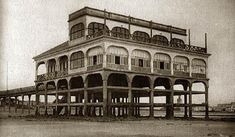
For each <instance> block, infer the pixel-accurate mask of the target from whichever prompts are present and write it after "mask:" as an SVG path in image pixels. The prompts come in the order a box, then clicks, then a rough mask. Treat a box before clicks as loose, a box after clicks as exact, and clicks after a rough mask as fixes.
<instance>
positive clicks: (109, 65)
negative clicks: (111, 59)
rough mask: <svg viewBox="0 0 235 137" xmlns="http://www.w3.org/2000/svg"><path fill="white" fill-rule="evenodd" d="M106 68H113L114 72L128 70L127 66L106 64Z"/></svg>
mask: <svg viewBox="0 0 235 137" xmlns="http://www.w3.org/2000/svg"><path fill="white" fill-rule="evenodd" d="M107 68H113V69H116V70H128V65H119V64H107Z"/></svg>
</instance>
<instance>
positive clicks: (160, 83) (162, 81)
mask: <svg viewBox="0 0 235 137" xmlns="http://www.w3.org/2000/svg"><path fill="white" fill-rule="evenodd" d="M170 88H171V80H170V79H168V78H157V79H156V80H155V81H154V89H170Z"/></svg>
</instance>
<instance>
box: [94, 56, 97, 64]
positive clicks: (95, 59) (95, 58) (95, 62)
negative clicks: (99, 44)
mask: <svg viewBox="0 0 235 137" xmlns="http://www.w3.org/2000/svg"><path fill="white" fill-rule="evenodd" d="M93 65H97V56H93Z"/></svg>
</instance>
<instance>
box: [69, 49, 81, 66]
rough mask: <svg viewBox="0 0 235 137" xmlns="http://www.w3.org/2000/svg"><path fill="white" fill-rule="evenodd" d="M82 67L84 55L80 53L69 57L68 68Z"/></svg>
mask: <svg viewBox="0 0 235 137" xmlns="http://www.w3.org/2000/svg"><path fill="white" fill-rule="evenodd" d="M82 67H84V53H83V52H82V51H78V52H75V53H73V54H72V55H71V57H70V68H71V69H76V68H82Z"/></svg>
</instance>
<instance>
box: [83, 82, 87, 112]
mask: <svg viewBox="0 0 235 137" xmlns="http://www.w3.org/2000/svg"><path fill="white" fill-rule="evenodd" d="M87 84H88V83H87V80H86V81H85V83H84V106H83V112H84V116H87V102H88V93H87V86H88V85H87Z"/></svg>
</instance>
